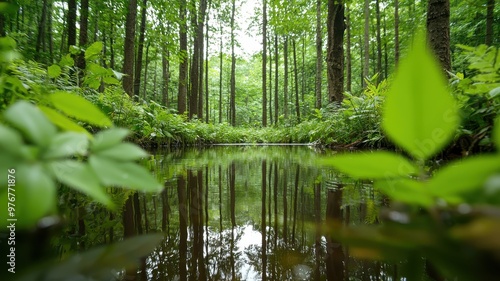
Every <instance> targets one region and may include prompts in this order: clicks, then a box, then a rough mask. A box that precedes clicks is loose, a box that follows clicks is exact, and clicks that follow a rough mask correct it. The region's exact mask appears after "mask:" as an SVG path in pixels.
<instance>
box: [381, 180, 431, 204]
mask: <svg viewBox="0 0 500 281" xmlns="http://www.w3.org/2000/svg"><path fill="white" fill-rule="evenodd" d="M374 187H375V188H377V189H378V190H380V191H382V192H383V193H385V194H386V195H387V196H389V197H390V198H392V199H393V200H396V201H399V202H403V203H406V204H412V205H413V204H416V205H420V206H423V207H429V206H432V205H433V203H434V198H433V196H432V194H431V193H430V192H428V190H427V189H426V186H425V184H424V183H423V182H420V181H416V180H412V179H403V178H401V179H394V180H380V181H376V182H375V184H374Z"/></svg>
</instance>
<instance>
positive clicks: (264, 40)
mask: <svg viewBox="0 0 500 281" xmlns="http://www.w3.org/2000/svg"><path fill="white" fill-rule="evenodd" d="M266 71H267V1H266V0H262V126H264V127H266V126H267V87H266V86H267V81H266V79H267V72H266Z"/></svg>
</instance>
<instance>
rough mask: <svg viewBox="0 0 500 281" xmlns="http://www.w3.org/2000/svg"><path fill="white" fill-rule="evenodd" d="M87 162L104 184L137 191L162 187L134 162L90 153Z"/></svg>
mask: <svg viewBox="0 0 500 281" xmlns="http://www.w3.org/2000/svg"><path fill="white" fill-rule="evenodd" d="M89 163H90V166H91V167H92V169H93V170H94V172H95V173H96V174H97V176H98V177H99V179H100V181H101V183H102V184H104V185H106V186H120V187H126V188H131V189H136V190H139V191H146V192H160V191H161V190H162V188H163V186H162V185H161V184H159V183H158V182H157V181H156V179H155V178H154V177H153V176H152V175H151V173H150V172H149V171H148V170H146V169H145V168H144V167H142V166H140V165H137V164H135V163H127V162H125V163H121V162H116V161H113V160H110V159H108V158H104V157H99V156H96V155H92V156H90V157H89Z"/></svg>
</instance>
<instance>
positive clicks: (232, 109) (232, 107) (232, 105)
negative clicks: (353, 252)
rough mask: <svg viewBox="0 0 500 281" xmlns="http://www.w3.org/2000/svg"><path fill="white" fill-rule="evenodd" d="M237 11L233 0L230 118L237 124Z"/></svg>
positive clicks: (233, 124) (232, 122)
mask: <svg viewBox="0 0 500 281" xmlns="http://www.w3.org/2000/svg"><path fill="white" fill-rule="evenodd" d="M235 11H236V1H235V0H232V8H231V82H230V83H231V97H230V118H229V119H230V120H231V125H232V126H236V100H235V99H236V77H235V75H236V54H235V52H234V45H235V38H234V28H235V26H234V16H235Z"/></svg>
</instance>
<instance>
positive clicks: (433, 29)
mask: <svg viewBox="0 0 500 281" xmlns="http://www.w3.org/2000/svg"><path fill="white" fill-rule="evenodd" d="M427 33H428V37H429V38H428V39H429V43H430V46H431V49H432V50H433V51H434V54H435V55H436V56H437V58H438V59H439V62H440V63H441V67H442V68H443V70H444V73H446V71H451V57H450V1H449V0H429V3H428V4H427Z"/></svg>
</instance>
